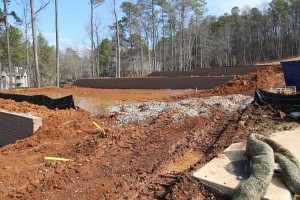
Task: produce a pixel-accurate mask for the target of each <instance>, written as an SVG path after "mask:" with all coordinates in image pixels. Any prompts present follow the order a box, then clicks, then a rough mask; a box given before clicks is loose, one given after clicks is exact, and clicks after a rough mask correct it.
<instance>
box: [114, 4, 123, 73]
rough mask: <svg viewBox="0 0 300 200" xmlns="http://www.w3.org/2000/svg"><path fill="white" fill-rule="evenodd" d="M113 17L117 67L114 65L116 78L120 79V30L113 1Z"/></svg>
mask: <svg viewBox="0 0 300 200" xmlns="http://www.w3.org/2000/svg"><path fill="white" fill-rule="evenodd" d="M114 15H115V20H116V34H117V48H116V50H117V54H116V55H117V65H116V77H117V78H120V77H121V73H120V71H121V51H120V29H119V20H118V15H117V11H116V0H114Z"/></svg>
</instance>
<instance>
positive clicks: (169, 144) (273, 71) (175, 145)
mask: <svg viewBox="0 0 300 200" xmlns="http://www.w3.org/2000/svg"><path fill="white" fill-rule="evenodd" d="M281 84H283V77H282V74H281V69H280V68H266V69H263V70H259V71H256V72H252V73H251V74H249V75H244V76H239V77H237V79H235V80H232V81H230V82H228V83H226V84H224V85H222V86H219V87H216V88H214V89H212V90H200V91H199V90H198V91H186V93H184V94H180V95H176V96H167V97H166V96H163V95H162V96H160V97H155V101H158V100H159V101H160V102H164V104H163V105H166V104H168V105H169V104H172V105H173V104H174V103H176V102H177V103H178V102H180V103H178V104H180V106H177V107H176V106H174V107H168V106H167V108H170V109H162V110H161V111H160V112H159V114H157V115H149V117H148V118H147V117H146V118H143V119H139V120H138V121H128V122H126V123H122V124H120V123H119V122H120V119H122V116H124V115H126V114H128V113H131V112H133V111H132V109H129V108H131V107H126V106H123V107H122V106H121V107H118V108H114V109H115V112H113V111H112V112H110V113H107V114H102V115H97V116H91V115H90V114H89V113H88V112H87V111H85V110H78V111H76V110H49V109H47V108H46V107H43V106H37V105H32V104H28V103H25V102H22V103H16V102H14V101H12V100H2V99H0V109H3V110H7V111H12V112H31V113H33V114H34V115H37V116H40V117H42V118H43V125H42V127H41V128H40V129H39V130H38V131H37V132H36V134H35V135H34V136H32V137H30V138H26V139H23V140H20V141H18V142H17V143H15V144H11V145H8V146H5V147H2V148H1V149H0V160H1V162H0V197H1V199H15V198H19V199H223V198H222V197H221V196H218V195H217V194H215V193H212V192H210V191H208V190H206V189H205V188H204V187H203V186H202V185H201V184H200V183H198V182H197V181H196V180H195V179H193V178H192V177H191V174H192V172H193V170H195V169H197V168H199V167H201V166H203V165H204V164H205V163H207V162H208V161H209V160H211V159H212V158H213V157H215V156H217V155H218V154H219V153H221V152H222V151H223V150H224V148H226V147H228V146H229V145H230V144H231V143H233V142H240V141H243V140H245V139H246V138H247V136H248V135H249V134H250V133H262V134H266V135H268V134H270V133H272V132H275V131H280V130H288V129H291V128H292V127H294V126H297V125H298V123H297V122H292V121H290V120H288V119H287V118H285V117H283V116H284V113H285V112H286V113H288V112H290V111H291V110H292V109H291V108H287V107H285V108H274V107H261V106H259V105H257V104H255V103H249V102H248V101H244V99H249V98H251V95H252V94H253V92H254V90H255V88H256V87H260V88H268V87H269V86H270V85H281ZM49 90H56V89H55V88H47V89H46V90H45V91H49ZM65 90H76V88H74V87H70V88H66V89H65ZM77 90H81V91H82V92H83V91H84V92H87V93H88V91H91V93H95V92H96V91H99V92H100V91H101V89H98V90H96V89H87V88H79V89H78V88H77ZM34 91H35V92H36V91H38V92H42V89H41V90H34ZM136 91H137V92H138V90H136ZM19 92H20V93H22V92H24V93H26V92H29V91H19ZM123 92H124V90H123ZM237 94H239V95H237ZM249 95H250V96H249ZM192 99H194V100H192ZM199 99H201V100H199ZM211 99H213V100H211ZM226 99H229V100H228V101H225V100H226ZM146 101H150V102H151V101H152V100H151V98H150V99H149V98H147V100H146ZM199 102H202V103H201V104H198V103H199ZM226 102H227V103H226ZM228 102H229V103H228ZM154 104H155V103H154ZM239 104H243V106H239ZM176 105H177V104H176ZM149 106H153V105H152V104H150V105H148V104H146V103H144V104H143V103H142V104H138V105H136V106H135V107H134V108H135V110H134V112H140V113H143V112H144V113H147V112H148V111H149V110H151V109H149ZM195 107H197V109H196V108H195ZM199 107H201V108H203V109H198V108H199ZM136 108H139V109H138V111H137V110H136ZM150 108H152V107H150ZM186 108H189V109H187V110H186V111H185V110H184V109H186ZM114 109H112V110H114ZM118 109H119V110H118ZM182 110H183V111H184V112H182ZM193 110H196V112H194V111H193ZM179 113H183V114H181V115H180V117H178V116H179V115H178V114H179ZM187 113H193V114H187ZM174 116H176V117H174ZM93 121H95V122H97V123H98V124H100V125H101V126H102V127H104V129H105V134H103V133H101V132H100V131H98V130H97V129H96V128H95V127H94V126H93V124H92V122H93ZM45 156H56V157H63V158H69V159H71V161H69V162H56V161H45V160H44V157H45Z"/></svg>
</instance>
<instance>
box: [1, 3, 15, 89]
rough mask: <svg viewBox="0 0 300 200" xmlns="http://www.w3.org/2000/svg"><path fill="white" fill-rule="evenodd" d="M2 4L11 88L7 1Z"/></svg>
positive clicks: (10, 75)
mask: <svg viewBox="0 0 300 200" xmlns="http://www.w3.org/2000/svg"><path fill="white" fill-rule="evenodd" d="M3 4H4V16H5V31H6V43H7V57H8V70H9V88H10V89H11V88H12V66H11V58H10V45H9V27H8V12H7V1H6V0H3ZM1 76H2V75H1Z"/></svg>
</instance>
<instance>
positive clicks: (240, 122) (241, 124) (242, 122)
mask: <svg viewBox="0 0 300 200" xmlns="http://www.w3.org/2000/svg"><path fill="white" fill-rule="evenodd" d="M238 125H239V127H245V125H246V121H239V122H238Z"/></svg>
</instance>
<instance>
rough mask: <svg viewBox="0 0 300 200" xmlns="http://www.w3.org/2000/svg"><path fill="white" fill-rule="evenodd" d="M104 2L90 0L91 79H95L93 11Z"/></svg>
mask: <svg viewBox="0 0 300 200" xmlns="http://www.w3.org/2000/svg"><path fill="white" fill-rule="evenodd" d="M103 2H104V0H90V4H91V63H92V78H94V77H95V58H94V47H95V44H94V9H95V8H97V7H98V6H100V5H101V4H102V3H103Z"/></svg>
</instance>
